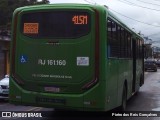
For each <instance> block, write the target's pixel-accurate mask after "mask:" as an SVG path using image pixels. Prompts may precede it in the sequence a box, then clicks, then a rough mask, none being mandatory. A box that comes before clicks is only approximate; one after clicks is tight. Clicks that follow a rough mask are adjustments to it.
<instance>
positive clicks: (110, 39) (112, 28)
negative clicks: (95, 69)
mask: <svg viewBox="0 0 160 120" xmlns="http://www.w3.org/2000/svg"><path fill="white" fill-rule="evenodd" d="M117 32H118V30H117V24H116V23H115V22H114V21H113V20H110V19H108V21H107V35H108V36H107V50H108V57H109V58H118V56H119V40H118V37H117V35H118V34H117Z"/></svg>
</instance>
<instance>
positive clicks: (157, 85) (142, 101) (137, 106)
mask: <svg viewBox="0 0 160 120" xmlns="http://www.w3.org/2000/svg"><path fill="white" fill-rule="evenodd" d="M0 111H15V112H16V111H17V112H18V111H26V112H35V113H36V112H40V111H43V112H45V111H49V113H50V114H52V118H40V117H39V118H17V117H15V118H12V119H13V120H66V119H67V120H84V119H85V120H90V119H92V120H93V119H94V120H101V119H104V120H160V117H112V118H108V117H107V116H105V115H104V114H105V113H96V115H95V114H94V113H93V114H94V116H92V114H91V115H90V114H89V115H87V114H86V113H82V112H72V111H68V112H55V111H54V109H51V108H42V107H33V106H16V105H13V104H9V103H8V101H0ZM137 111H138V113H137V114H139V112H140V113H141V112H142V114H145V113H148V112H149V113H153V114H154V112H156V113H155V114H159V115H160V69H158V71H157V72H151V71H149V72H145V84H144V85H143V86H142V87H141V88H140V90H139V92H138V94H136V95H135V96H133V97H132V98H131V99H130V100H129V101H128V102H127V111H126V115H127V114H130V113H131V114H132V113H133V114H134V113H135V115H136V112H137ZM157 111H159V112H157ZM0 114H1V113H0ZM42 114H43V113H42ZM10 119H11V118H0V120H10Z"/></svg>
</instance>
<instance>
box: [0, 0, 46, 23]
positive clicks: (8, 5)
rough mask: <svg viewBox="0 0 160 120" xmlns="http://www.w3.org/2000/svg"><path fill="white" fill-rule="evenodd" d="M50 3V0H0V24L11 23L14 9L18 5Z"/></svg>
mask: <svg viewBox="0 0 160 120" xmlns="http://www.w3.org/2000/svg"><path fill="white" fill-rule="evenodd" d="M37 4H49V0H41V1H38V0H0V26H6V25H7V24H10V23H11V20H12V14H13V11H14V10H15V9H16V8H18V7H23V6H27V5H37Z"/></svg>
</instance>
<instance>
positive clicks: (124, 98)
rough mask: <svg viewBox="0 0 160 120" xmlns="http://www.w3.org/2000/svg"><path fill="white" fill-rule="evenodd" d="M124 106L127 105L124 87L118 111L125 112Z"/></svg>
mask: <svg viewBox="0 0 160 120" xmlns="http://www.w3.org/2000/svg"><path fill="white" fill-rule="evenodd" d="M126 105H127V90H126V86H125V85H124V87H123V94H122V104H121V107H120V109H121V110H122V111H125V110H126Z"/></svg>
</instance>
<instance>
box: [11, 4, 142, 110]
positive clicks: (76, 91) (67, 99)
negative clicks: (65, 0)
mask: <svg viewBox="0 0 160 120" xmlns="http://www.w3.org/2000/svg"><path fill="white" fill-rule="evenodd" d="M143 57H144V56H143V39H142V38H141V37H140V36H139V35H138V34H136V33H135V32H134V31H132V30H131V29H129V28H128V27H127V26H126V25H125V24H124V23H123V22H122V21H120V20H119V19H118V18H117V17H116V16H115V15H113V14H112V13H111V12H110V11H109V10H108V8H107V7H105V6H99V5H88V4H49V5H39V6H26V7H21V8H18V9H16V10H15V11H14V13H13V21H12V42H11V72H10V92H9V98H10V99H9V101H10V103H12V104H21V105H32V106H42V107H52V108H55V109H71V110H80V111H108V110H111V109H113V108H116V107H121V109H122V110H124V109H125V108H126V102H127V100H128V99H129V98H130V97H131V96H133V94H134V93H136V92H137V91H138V90H139V88H140V86H142V85H143V83H144V62H143V60H144V59H143Z"/></svg>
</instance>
